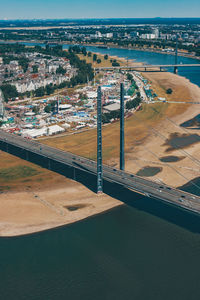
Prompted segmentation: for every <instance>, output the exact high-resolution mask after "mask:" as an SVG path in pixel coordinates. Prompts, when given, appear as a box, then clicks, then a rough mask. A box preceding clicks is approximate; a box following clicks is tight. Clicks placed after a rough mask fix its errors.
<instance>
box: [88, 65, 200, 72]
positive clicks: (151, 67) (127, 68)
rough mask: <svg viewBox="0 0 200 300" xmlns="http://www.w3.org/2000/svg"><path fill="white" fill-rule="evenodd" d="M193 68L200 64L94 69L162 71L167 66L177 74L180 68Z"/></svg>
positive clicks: (96, 70) (102, 69)
mask: <svg viewBox="0 0 200 300" xmlns="http://www.w3.org/2000/svg"><path fill="white" fill-rule="evenodd" d="M183 67H184V68H185V67H187V68H191V67H199V68H200V64H168V65H163V64H162V65H132V66H119V67H96V68H95V69H94V70H95V72H100V71H114V70H121V71H134V70H141V69H142V70H144V71H147V70H152V69H159V71H162V70H163V69H167V68H174V73H175V74H176V73H177V71H178V68H183Z"/></svg>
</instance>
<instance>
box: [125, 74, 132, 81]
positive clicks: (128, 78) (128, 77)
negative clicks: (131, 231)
mask: <svg viewBox="0 0 200 300" xmlns="http://www.w3.org/2000/svg"><path fill="white" fill-rule="evenodd" d="M126 78H127V80H130V81H132V80H133V75H132V74H130V73H127V74H126Z"/></svg>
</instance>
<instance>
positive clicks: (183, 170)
mask: <svg viewBox="0 0 200 300" xmlns="http://www.w3.org/2000/svg"><path fill="white" fill-rule="evenodd" d="M144 75H145V76H146V77H148V78H149V79H151V81H152V85H153V87H154V88H155V89H156V90H157V91H158V90H159V91H160V93H161V89H167V88H169V87H170V88H172V89H173V90H174V91H175V90H176V91H175V92H174V94H172V95H171V96H170V98H171V99H169V100H176V101H185V102H188V101H195V102H199V103H200V88H199V87H198V86H196V85H194V84H192V83H191V82H190V81H189V80H188V79H186V78H183V77H180V76H177V75H174V74H171V73H148V75H146V74H144ZM163 105H165V104H163ZM166 105H167V104H166ZM199 112H200V104H190V105H188V104H170V105H169V111H168V112H167V113H166V115H165V118H164V119H163V120H162V121H161V122H159V124H158V125H157V126H155V127H154V128H152V127H149V129H148V133H149V134H148V137H147V138H146V139H145V141H144V142H143V143H141V144H140V145H138V146H136V147H135V148H134V153H128V154H127V160H126V161H127V164H126V170H127V171H132V172H134V173H137V172H138V171H139V170H140V169H141V168H143V167H145V166H152V167H161V168H162V171H161V172H160V173H159V174H157V175H155V176H153V177H150V178H151V179H152V180H155V181H161V182H163V183H165V184H168V185H171V186H174V187H179V186H181V185H183V184H185V183H187V182H188V181H190V180H192V179H194V178H196V177H198V176H199V174H200V151H199V150H200V143H195V144H192V145H190V146H187V147H185V148H183V149H174V150H172V151H167V149H168V148H169V146H168V145H165V143H166V139H168V138H170V135H171V134H173V133H178V134H179V135H181V136H182V135H183V134H186V135H190V134H197V135H199V130H198V129H197V130H195V129H185V128H183V127H180V126H179V125H180V124H182V123H183V122H185V121H187V120H189V119H192V118H193V117H195V116H196V115H197V114H199ZM176 145H177V146H178V144H176ZM169 155H173V156H177V157H182V158H183V159H182V160H180V161H178V162H171V163H162V162H161V161H160V160H159V158H161V157H163V156H169Z"/></svg>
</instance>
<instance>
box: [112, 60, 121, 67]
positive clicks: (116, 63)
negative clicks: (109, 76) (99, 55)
mask: <svg viewBox="0 0 200 300" xmlns="http://www.w3.org/2000/svg"><path fill="white" fill-rule="evenodd" d="M112 66H113V67H119V66H120V64H119V63H118V62H116V61H114V62H113V63H112Z"/></svg>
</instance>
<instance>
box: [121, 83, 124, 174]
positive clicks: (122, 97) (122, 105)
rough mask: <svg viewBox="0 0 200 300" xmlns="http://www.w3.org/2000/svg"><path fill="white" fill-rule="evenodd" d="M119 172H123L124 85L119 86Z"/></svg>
mask: <svg viewBox="0 0 200 300" xmlns="http://www.w3.org/2000/svg"><path fill="white" fill-rule="evenodd" d="M120 170H124V85H123V83H121V85H120Z"/></svg>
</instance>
